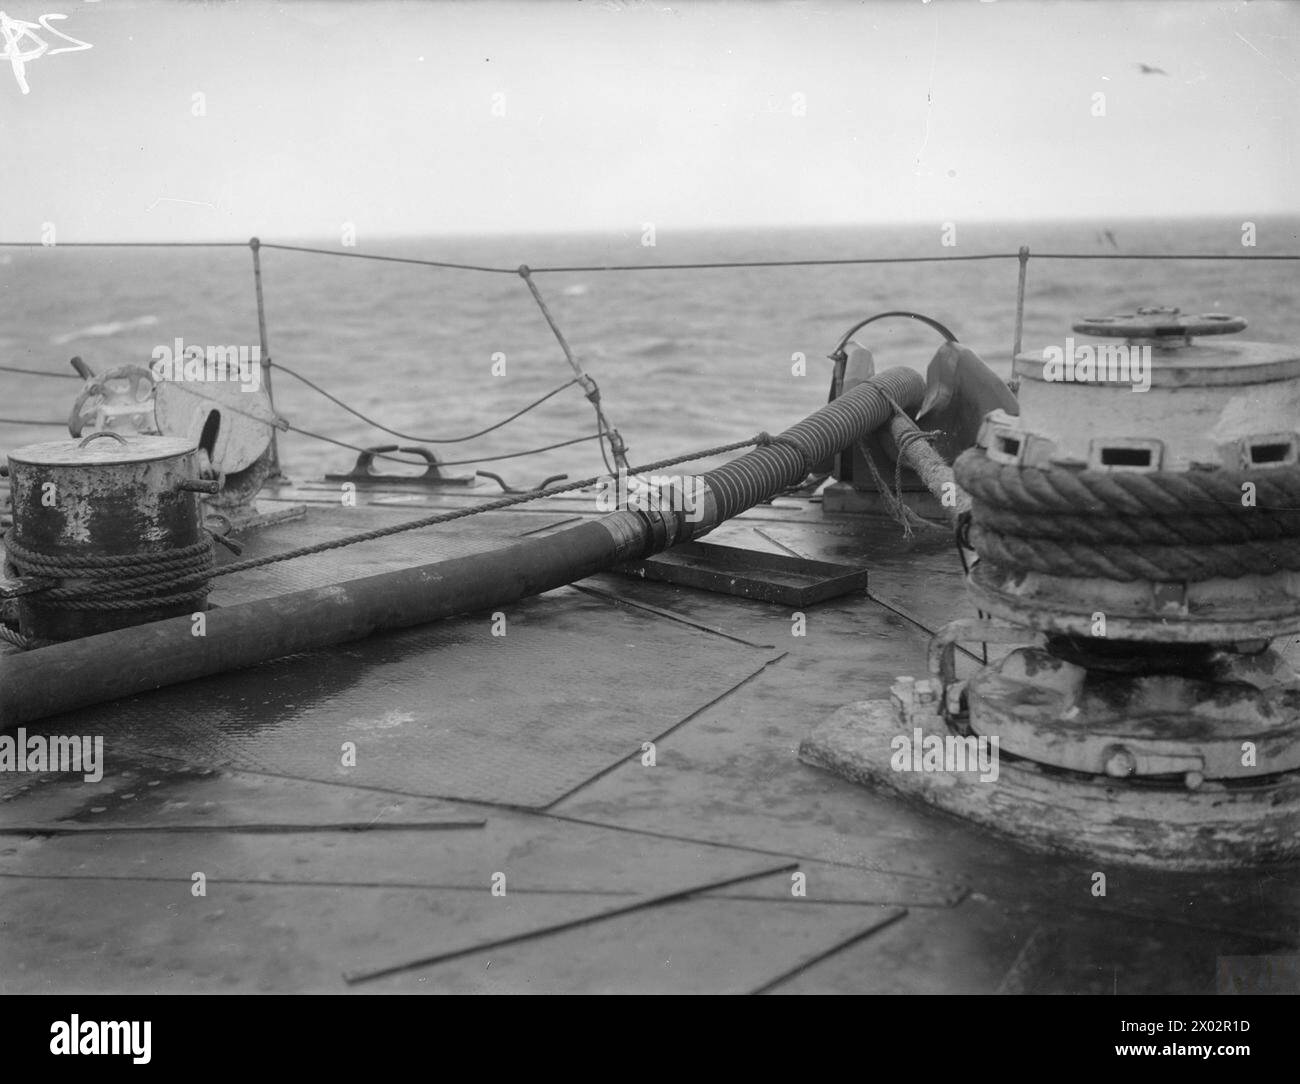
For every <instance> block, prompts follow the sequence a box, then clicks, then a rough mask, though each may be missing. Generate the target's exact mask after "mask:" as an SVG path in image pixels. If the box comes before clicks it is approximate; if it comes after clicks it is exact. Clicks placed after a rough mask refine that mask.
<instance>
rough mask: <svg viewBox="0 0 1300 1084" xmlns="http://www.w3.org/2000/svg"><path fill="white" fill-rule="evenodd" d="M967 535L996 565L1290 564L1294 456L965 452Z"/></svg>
mask: <svg viewBox="0 0 1300 1084" xmlns="http://www.w3.org/2000/svg"><path fill="white" fill-rule="evenodd" d="M953 472H954V476H955V477H956V480H957V483H958V485H960V486H961V487H962V488H963V489H964V490H966V492H967V493H969V494H970V496H971V499H972V509H971V528H970V542H971V544H972V546H973V547H974V549H975V550H976V552H978V553H979V555H980V557H981V558H983V559H986V560H989V561H992V562H994V563H995V564H998V565H1002V566H1004V567H1007V568H1013V569H1021V570H1026V571H1032V572H1042V573H1047V574H1049V575H1054V576H1075V577H1079V576H1084V577H1099V578H1102V579H1108V580H1116V581H1120V582H1131V581H1133V580H1151V581H1154V582H1176V581H1193V582H1195V581H1201V580H1207V579H1212V578H1218V577H1224V578H1228V579H1235V578H1238V577H1241V576H1248V575H1268V574H1272V573H1276V572H1278V571H1292V572H1294V571H1300V468H1297V467H1272V468H1267V469H1264V470H1253V471H1237V470H1192V471H1147V472H1137V471H1102V470H1071V469H1067V468H1056V469H1044V468H1040V467H1025V466H1020V465H1018V464H1013V463H997V462H994V461H993V460H991V459H989V457H988V455H987V454H986V453H985V452H984V451H983V450H982V449H977V448H972V449H970V450H968V451H966V452H964V453H963V454H962V455H961V456H960V457H959V458H958V459H957V462H956V463H955V464H954V466H953Z"/></svg>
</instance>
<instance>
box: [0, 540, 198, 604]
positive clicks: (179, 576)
mask: <svg viewBox="0 0 1300 1084" xmlns="http://www.w3.org/2000/svg"><path fill="white" fill-rule="evenodd" d="M5 556H6V558H7V560H8V563H9V564H10V565H12V566H13V568H14V571H15V572H16V573H17V574H18V575H21V576H47V577H50V578H56V579H60V580H79V581H82V582H80V583H75V584H70V585H68V586H65V587H52V588H50V589H49V590H46V591H42V592H40V602H41V606H42V607H46V608H49V609H52V610H83V611H102V610H127V611H130V610H152V609H157V608H160V607H164V606H179V605H188V604H191V603H196V602H201V601H202V600H203V599H204V598H206V597H207V595H208V592H209V590H210V587H209V585H208V582H207V578H208V577H209V576H210V575H211V573H212V569H213V565H214V560H213V551H212V539H211V538H209V537H207V536H205V537H204V538H203V539H202V541H199V542H195V543H193V544H192V545H189V546H181V547H177V548H175V549H170V550H164V551H162V552H151V553H127V554H119V555H116V556H100V555H96V554H79V555H77V556H74V557H68V556H52V555H50V554H43V553H37V552H35V551H34V550H29V549H26V548H25V547H23V546H20V545H19V544H18V543H17V542H15V541H14V540H13V539H12V538H9V537H6V538H5Z"/></svg>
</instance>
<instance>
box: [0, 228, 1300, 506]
mask: <svg viewBox="0 0 1300 1084" xmlns="http://www.w3.org/2000/svg"><path fill="white" fill-rule="evenodd" d="M1251 221H1253V224H1254V236H1253V240H1254V241H1255V244H1254V245H1253V246H1247V245H1243V238H1246V237H1247V232H1246V227H1245V224H1246V223H1247V222H1251ZM261 240H262V241H263V243H264V244H269V243H278V244H287V245H300V246H303V247H314V248H315V247H319V248H326V249H329V250H331V251H337V252H338V253H339V254H340V255H342V256H344V257H347V256H355V255H358V254H361V255H381V256H392V257H395V258H397V259H399V260H400V259H410V260H416V259H425V260H436V261H442V262H449V263H466V264H476V265H481V266H486V267H492V268H498V269H500V270H501V273H488V272H476V271H460V270H450V269H444V268H432V267H425V266H420V265H418V264H413V263H400V262H389V261H376V260H366V259H355V258H337V257H334V256H330V255H317V254H310V253H302V252H293V251H285V250H281V249H276V248H269V247H268V248H264V249H263V250H262V253H261V261H262V270H263V285H264V295H265V305H266V320H267V335H268V349H269V354H270V356H271V357H272V358H273V359H274V360H275V361H276V362H279V363H281V364H283V365H285V366H288V367H289V368H291V369H294V370H296V371H297V372H300V373H302V374H303V375H304V376H307V377H308V378H310V379H311V380H313V381H315V382H317V383H319V384H320V385H321V386H322V387H324V388H325V389H327V390H328V391H330V392H331V393H333V394H334V395H336V396H338V397H339V398H340V399H343V400H344V401H346V402H348V403H349V404H350V405H352V406H353V407H355V408H356V409H358V410H360V411H362V412H363V413H365V414H367V415H370V416H371V417H374V418H375V419H377V420H379V421H381V422H383V423H384V424H386V425H389V426H391V427H393V428H397V429H400V430H402V431H404V432H408V433H412V434H414V435H417V436H421V437H436V438H439V439H447V438H454V437H456V436H459V435H463V434H466V433H469V432H473V431H475V430H478V429H481V428H483V427H484V426H486V425H489V424H491V423H493V422H495V421H497V420H499V419H500V418H502V417H504V416H506V415H508V414H511V413H513V412H514V411H516V410H518V409H519V408H520V407H522V406H525V405H527V404H528V403H530V402H532V401H533V400H535V399H536V398H538V397H539V396H540V395H542V394H544V393H545V392H547V391H549V390H551V389H552V388H555V387H557V386H559V385H560V384H563V383H565V382H566V381H568V380H570V379H571V378H572V375H573V374H572V371H571V370H570V369H569V367H568V365H567V363H566V362H565V359H564V356H563V354H562V352H561V350H560V348H559V346H558V344H557V343H556V341H555V339H554V337H553V336H552V334H551V332H550V329H549V328H548V327H547V325H546V322H545V320H544V319H543V317H542V315H541V313H540V311H539V310H538V308H537V306H536V304H535V303H534V302H533V300H532V298H531V296H530V295H529V292H528V290H527V288H526V287H525V285H524V283H523V282H521V281H520V279H519V277H518V275H516V274H509V273H505V272H508V271H510V270H511V269H513V268H517V267H518V266H519V264H521V263H527V264H528V265H529V266H531V267H535V268H538V269H544V268H548V267H549V268H553V267H580V268H588V269H589V270H577V271H567V272H547V273H542V271H541V270H539V273H538V274H537V276H536V278H535V280H534V281H535V282H536V284H537V286H538V288H539V290H540V291H541V292H542V294H543V296H544V297H545V299H546V301H547V304H548V306H549V307H550V309H551V311H552V313H553V314H554V316H555V319H556V321H557V323H558V325H559V327H560V328H561V329H562V331H563V332H564V335H565V337H566V339H567V340H568V342H569V343H570V345H571V347H572V348H573V350H574V352H575V354H576V355H577V356H578V358H579V359H580V361H581V363H582V365H583V366H584V368H585V369H586V370H587V371H588V372H589V373H590V375H591V376H592V377H593V378H594V379H595V380H596V381H597V382H598V384H599V385H600V388H601V393H602V398H603V403H604V407H605V411H606V414H607V416H608V418H609V420H610V422H611V424H613V425H614V426H615V427H616V428H618V429H619V430H620V432H621V433H622V435H623V437H624V439H625V440H626V442H627V444H628V445H629V449H630V451H629V455H630V458H631V460H632V462H634V463H635V462H645V461H648V460H652V459H657V458H661V457H664V456H669V455H674V454H679V453H682V452H686V451H690V450H694V449H696V448H701V447H706V446H709V445H713V444H721V443H725V442H728V441H734V440H739V439H743V438H745V437H747V436H750V435H752V434H753V433H755V432H756V431H758V430H762V429H766V430H770V431H778V430H780V429H782V428H785V427H786V426H788V425H790V424H792V423H793V422H795V421H797V420H798V419H799V418H801V417H803V416H805V415H806V414H808V413H810V412H811V411H812V410H814V409H816V408H817V406H819V405H821V404H822V403H824V402H825V399H826V393H827V387H828V383H829V377H830V368H831V363H830V362H829V360H827V358H826V355H827V354H829V353H830V352H831V350H832V349H833V348H834V347H835V345H836V343H837V342H838V340H839V338H840V336H841V335H842V334H843V333H844V332H845V331H846V330H847V329H848V328H849V327H850V326H852V325H853V324H854V323H856V322H857V321H858V320H860V319H863V318H865V317H867V316H869V315H871V314H872V313H874V312H880V311H884V310H890V309H904V310H910V311H917V312H922V313H925V314H927V315H930V316H932V317H934V318H935V319H937V320H939V321H940V322H941V323H943V324H945V325H946V326H948V327H949V328H951V329H952V330H953V331H954V333H955V334H956V335H957V336H958V338H959V339H960V340H961V341H963V342H964V343H966V344H968V345H969V346H971V347H972V348H974V349H975V350H976V351H977V352H978V353H979V354H980V355H981V356H982V357H983V358H984V359H985V360H986V361H987V362H988V363H989V364H990V365H991V366H992V367H993V368H994V369H995V370H996V371H998V372H1001V373H1003V374H1006V373H1007V372H1009V366H1010V358H1011V348H1012V341H1013V336H1014V328H1015V298H1016V281H1017V274H1018V270H1019V267H1018V260H1017V259H1016V258H1015V254H1016V252H1017V251H1018V249H1019V247H1020V246H1021V245H1028V246H1029V248H1030V252H1031V256H1030V262H1029V267H1028V276H1027V285H1026V300H1025V324H1024V338H1023V348H1024V349H1041V348H1042V346H1043V345H1045V344H1048V343H1053V342H1058V343H1059V342H1061V341H1063V339H1064V337H1065V336H1066V335H1068V334H1070V325H1071V323H1072V322H1073V321H1074V320H1076V319H1079V318H1081V317H1084V316H1090V315H1098V314H1103V313H1109V312H1119V311H1125V310H1131V309H1132V308H1134V307H1136V306H1138V305H1177V306H1179V307H1181V308H1182V309H1183V311H1185V312H1199V311H1219V312H1230V313H1233V314H1235V315H1240V316H1243V317H1244V318H1245V319H1246V320H1247V321H1248V325H1249V327H1248V329H1247V331H1246V332H1244V333H1243V335H1244V337H1246V338H1251V339H1259V340H1264V341H1274V342H1286V343H1300V306H1298V305H1297V303H1296V302H1297V296H1296V295H1297V286H1298V285H1300V279H1298V278H1297V268H1296V265H1295V263H1292V262H1286V261H1274V260H1258V261H1257V262H1254V261H1250V260H1246V261H1241V260H1202V261H1178V260H1151V261H1142V260H1118V259H1100V258H1092V259H1086V260H1061V259H1053V258H1044V257H1043V256H1042V255H1040V256H1036V255H1035V253H1041V254H1044V255H1046V254H1050V253H1073V254H1080V255H1087V256H1091V257H1103V256H1119V255H1124V254H1134V253H1141V254H1151V255H1168V254H1196V255H1247V256H1268V255H1282V254H1295V253H1297V252H1300V218H1297V217H1282V216H1260V217H1259V218H1257V219H1254V220H1249V219H1244V218H1239V217H1235V216H1214V217H1205V218H1179V219H1166V220H1139V219H1128V220H1124V219H1116V218H1110V219H1107V220H1105V221H1104V222H1102V221H1097V222H1093V221H1090V220H1070V221H1033V222H970V223H966V222H961V221H958V222H956V223H953V224H951V228H949V229H945V224H944V223H929V224H916V223H909V224H899V225H889V226H878V225H877V226H865V225H864V226H823V227H806V226H800V227H788V228H764V229H745V228H737V227H728V228H719V229H709V230H690V231H679V230H660V229H656V230H655V231H654V233H653V237H651V236H650V235H649V234H648V232H647V229H646V227H645V226H644V225H641V226H639V227H638V228H634V229H628V230H624V231H615V232H605V233H593V232H583V233H571V234H509V235H505V234H491V235H483V236H468V235H440V236H433V235H430V236H424V237H413V238H407V239H397V238H369V237H366V236H365V235H364V234H363V233H359V234H358V235H357V237H356V245H355V247H345V246H344V245H343V244H342V237H341V236H340V237H336V238H334V239H333V241H332V242H330V241H323V242H322V241H321V240H319V239H318V240H317V241H315V242H312V241H311V240H310V239H296V240H292V239H287V238H279V237H271V236H263V237H262V238H261ZM648 240H653V242H654V243H653V245H650V244H645V243H643V241H648ZM945 241H948V242H952V243H945ZM989 253H996V254H1001V255H1003V256H1004V257H1005V258H1002V259H997V260H970V259H951V258H952V257H969V256H973V255H982V254H989ZM895 257H912V258H914V257H937V258H941V259H946V260H947V262H937V261H932V262H925V263H901V264H888V263H883V264H862V265H853V264H840V265H834V266H820V267H817V266H801V267H742V268H710V269H697V270H676V271H668V270H664V271H655V270H634V271H603V270H599V269H598V268H601V267H605V266H608V265H617V266H628V265H632V266H641V267H653V266H654V265H657V264H681V263H708V262H752V261H764V260H772V261H780V260H805V259H806V260H851V259H859V258H895ZM0 288H2V289H3V295H2V296H3V297H4V298H5V300H6V304H7V307H8V311H9V320H8V321H7V326H6V327H5V328H4V330H3V332H2V333H0V364H4V365H9V366H15V367H19V368H28V369H36V370H40V371H47V372H65V373H69V372H71V369H70V367H69V365H68V361H69V358H71V357H72V356H74V355H77V356H80V357H82V358H84V360H85V361H86V362H87V363H89V364H90V365H91V366H92V368H94V369H95V370H96V371H97V372H102V371H104V370H106V369H109V368H113V367H116V366H120V365H126V364H139V365H146V366H147V365H148V363H149V359H150V356H151V353H152V351H153V350H154V349H155V348H156V347H157V346H158V345H159V344H171V343H172V342H174V340H175V339H177V338H180V339H183V340H184V341H185V342H186V343H193V344H222V345H231V346H254V345H258V343H259V337H258V328H257V313H256V306H255V300H254V291H253V279H252V272H251V259H250V254H249V251H248V250H247V248H246V247H241V246H238V245H236V246H235V247H218V248H205V247H180V248H166V247H164V248H147V247H129V248H113V247H84V248H83V247H78V246H76V245H66V246H64V245H59V246H55V247H52V248H37V249H32V248H5V249H0ZM860 340H861V341H862V342H863V344H864V345H866V346H868V347H870V348H871V349H872V350H873V352H874V353H875V356H876V361H877V366H878V368H887V367H889V366H892V365H907V366H909V367H912V368H915V369H918V370H920V371H922V372H923V371H924V369H925V366H926V364H927V363H928V361H929V359H930V357H931V356H932V355H933V353H934V351H935V349H936V348H937V346H938V345H939V339H938V337H937V336H936V335H935V334H934V333H933V332H932V331H930V330H929V329H927V328H925V327H923V326H921V325H919V324H917V323H915V322H913V321H909V320H890V321H882V322H880V323H877V324H873V325H871V327H869V328H868V329H865V331H864V332H863V333H862V335H861V336H860ZM801 359H802V365H801V364H800V361H801ZM800 368H802V370H803V374H804V375H797V374H798V372H799V370H800ZM397 389H401V390H400V392H399V391H397ZM76 392H77V385H76V384H75V383H74V382H73V381H71V380H56V379H43V378H40V377H34V376H25V375H19V374H14V373H7V372H0V417H5V418H22V419H32V420H43V421H51V422H52V421H55V420H58V419H62V418H64V417H66V415H67V412H68V409H69V407H70V406H71V402H72V399H73V398H74V397H75V395H76ZM274 394H275V400H276V405H277V408H278V409H279V411H280V412H281V413H282V414H283V415H284V416H285V417H287V418H288V419H289V421H290V422H291V423H292V424H294V425H295V426H297V427H299V428H302V429H307V430H311V431H313V432H317V433H322V434H326V435H328V436H331V437H334V438H335V439H337V440H341V441H346V442H348V443H352V444H358V445H375V444H386V443H391V442H392V440H393V438H391V437H390V436H388V435H387V434H385V433H383V432H380V431H377V430H375V429H373V428H371V427H368V426H367V425H366V424H365V423H364V422H362V421H360V420H359V419H357V418H355V417H354V416H352V415H350V414H348V413H347V412H345V411H343V410H341V409H340V408H339V407H338V406H336V405H335V404H332V403H330V402H329V401H328V400H327V399H324V398H322V397H321V396H319V395H317V394H316V393H315V392H313V391H312V390H311V389H309V388H307V387H306V386H304V385H302V384H300V383H299V382H297V381H295V380H293V379H292V378H290V377H289V376H288V375H287V374H285V373H280V372H276V373H274ZM592 432H594V418H593V413H592V410H591V407H590V404H589V403H588V402H587V401H586V400H585V398H584V396H583V394H582V392H581V390H580V389H579V388H577V387H576V386H575V387H571V388H568V389H566V390H564V391H562V392H560V393H559V394H558V395H556V396H555V397H554V398H552V399H550V400H548V401H547V402H546V403H544V404H543V405H542V406H541V407H539V408H538V409H536V410H534V411H532V412H530V413H528V414H525V415H524V416H522V417H521V418H519V419H518V420H517V421H515V422H513V423H511V424H510V425H508V426H506V427H504V428H503V429H500V430H497V431H495V432H493V433H491V434H488V435H486V436H484V437H482V438H480V439H477V440H474V441H470V442H467V443H464V444H445V445H441V446H438V447H437V449H436V450H437V453H438V454H439V456H440V457H441V458H443V459H447V460H461V459H471V458H479V457H492V456H498V455H505V454H510V453H513V452H516V451H522V450H526V449H530V448H535V447H539V446H542V445H546V444H552V443H555V442H557V441H562V440H568V439H572V438H575V437H580V436H585V435H589V434H591V433H592ZM64 436H66V429H59V428H57V427H55V426H52V425H49V426H32V425H22V426H19V425H13V424H9V423H0V452H3V451H6V450H9V449H12V448H15V447H19V446H21V445H23V444H28V443H33V442H36V441H42V440H51V439H60V438H61V437H64ZM405 443H409V442H405ZM280 446H281V457H282V461H283V463H284V466H285V469H286V472H287V473H288V474H290V476H293V477H297V478H312V477H318V476H320V475H321V474H323V473H325V472H326V471H338V470H344V469H346V468H347V467H348V466H349V465H350V463H351V461H352V459H354V458H355V454H354V453H352V452H350V451H348V450H347V449H344V448H339V447H337V446H334V445H329V444H322V443H320V442H317V441H314V440H311V439H310V438H308V437H306V436H302V435H300V434H295V433H290V434H282V436H281V438H280ZM482 465H483V468H484V469H487V470H493V471H496V472H497V473H500V474H502V475H503V476H505V477H506V478H507V479H508V480H509V481H511V482H512V483H513V484H516V485H517V484H523V483H527V484H530V485H531V484H536V483H537V482H538V481H540V480H541V478H542V477H544V476H547V475H552V474H557V473H568V474H570V475H571V476H573V477H580V476H584V475H589V474H596V473H600V471H601V470H602V469H603V468H602V467H601V462H600V456H599V453H598V450H597V446H596V444H595V442H594V441H588V442H586V443H582V444H576V445H573V446H570V447H567V448H561V449H556V450H554V451H551V452H546V453H543V454H541V455H538V456H529V457H527V458H524V459H519V460H505V461H502V462H498V463H493V462H484V463H483V464H482ZM474 469H475V468H474V465H469V466H466V467H463V468H457V470H456V472H457V473H465V472H471V471H472V470H474Z"/></svg>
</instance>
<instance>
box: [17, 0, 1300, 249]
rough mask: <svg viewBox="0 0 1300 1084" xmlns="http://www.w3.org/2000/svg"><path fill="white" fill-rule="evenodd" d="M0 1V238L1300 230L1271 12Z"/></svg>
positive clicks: (1297, 125) (1292, 82)
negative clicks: (1228, 225)
mask: <svg viewBox="0 0 1300 1084" xmlns="http://www.w3.org/2000/svg"><path fill="white" fill-rule="evenodd" d="M0 3H3V6H4V10H5V12H7V14H8V17H9V19H10V20H27V21H30V22H32V23H36V22H38V18H39V16H41V15H43V14H47V13H51V12H52V13H61V14H66V15H67V16H68V17H67V18H66V19H64V20H47V22H48V25H49V26H52V27H56V28H58V29H60V30H62V31H63V32H64V33H65V34H67V35H69V36H70V37H73V38H77V39H79V40H81V41H83V42H86V43H89V44H90V45H92V46H93V48H91V49H89V50H78V51H68V52H63V53H57V54H54V53H53V50H54V49H56V48H60V47H66V48H69V49H71V48H72V47H71V45H70V44H69V43H68V42H67V41H63V40H61V39H59V38H58V37H57V36H56V35H54V34H52V33H50V32H48V31H46V30H44V29H38V30H37V31H35V33H36V34H38V36H39V37H40V39H42V40H44V41H46V42H47V43H48V44H49V46H50V50H51V51H50V52H47V53H46V54H45V55H43V56H38V57H36V58H35V59H32V60H30V61H28V62H26V63H25V64H23V63H17V64H15V63H14V62H13V60H12V57H13V55H14V53H15V52H16V51H18V50H20V49H23V50H30V49H32V48H33V47H34V43H33V41H32V39H30V38H17V37H15V36H16V35H17V34H18V33H19V31H18V30H17V29H15V28H14V27H13V25H12V24H11V25H10V28H9V31H8V34H9V36H10V37H14V38H15V40H14V43H13V44H11V45H9V46H8V48H7V50H6V52H7V54H8V55H9V57H10V58H11V59H10V61H9V62H6V63H4V64H0V140H3V146H2V148H0V198H2V199H3V204H2V205H0V239H3V240H29V239H30V240H37V239H39V236H40V230H41V228H42V227H41V224H42V223H43V222H47V221H50V222H54V223H55V224H56V225H57V227H58V231H59V233H58V235H59V239H60V240H96V239H100V240H102V239H143V238H196V239H197V238H222V239H230V238H236V239H238V238H244V237H247V236H249V235H250V234H254V233H267V234H273V235H275V236H278V237H287V236H300V237H305V236H317V237H322V238H337V237H338V234H339V231H340V228H341V225H342V224H343V223H345V222H353V223H355V224H356V227H357V230H358V232H360V233H362V234H364V235H366V236H368V237H377V236H381V235H402V234H428V233H438V232H483V231H493V232H498V231H510V232H515V231H527V232H533V231H551V230H579V229H622V230H626V229H639V228H640V224H641V223H643V222H654V223H656V225H657V227H658V228H660V229H668V228H686V227H693V226H708V225H712V226H741V225H765V224H770V225H796V224H812V223H832V222H875V221H887V222H901V221H945V220H956V221H960V220H962V219H967V220H969V219H975V218H982V219H1023V218H1060V217H1097V218H1114V217H1116V216H1131V215H1171V214H1200V213H1218V214H1223V213H1233V214H1236V213H1240V214H1241V215H1242V216H1243V217H1251V216H1256V217H1258V216H1261V215H1264V214H1268V213H1295V212H1297V211H1298V210H1300V205H1298V204H1300V201H1298V199H1297V187H1298V186H1297V185H1296V182H1295V178H1296V175H1297V161H1296V158H1297V155H1296V140H1297V132H1300V5H1295V4H1280V5H1268V4H1258V5H1246V4H1243V3H1213V2H1209V0H1199V2H1195V3H1177V2H1149V0H1148V2H1143V0H1128V2H1122V3H1089V2H1081V3H1008V2H1006V0H1001V2H997V3H979V2H975V0H967V2H957V0H934V2H932V3H928V4H924V3H921V2H919V0H915V2H902V0H900V2H896V3H881V4H866V5H856V4H845V3H838V2H835V0H818V2H812V3H806V4H790V5H786V4H747V5H740V4H735V5H731V4H703V3H689V2H680V3H674V4H672V5H671V6H669V5H667V4H659V3H636V2H630V0H605V2H600V0H597V2H594V3H591V2H588V3H577V2H570V0H554V2H550V3H524V4H515V3H481V4H465V5H462V4H439V3H430V4H419V3H402V4H363V3H349V2H344V0H339V2H334V3H311V2H295V3H288V4H263V3H256V2H230V3H224V4H196V3H184V4H182V3H160V4H153V3H121V2H115V0H102V2H98V3H81V2H74V0H35V2H30V0H0ZM4 47H5V41H4V38H2V37H0V48H4ZM1142 64H1145V65H1148V66H1151V67H1154V68H1158V69H1160V70H1161V71H1162V72H1164V73H1165V74H1160V73H1148V74H1144V73H1143V72H1142V71H1141V70H1140V68H1139V65H1142ZM19 69H21V72H20V71H19ZM20 74H21V76H22V78H24V79H25V80H26V82H27V83H28V85H29V87H30V92H29V93H27V94H23V93H22V92H21V90H20V87H19V78H18V77H19V75H20ZM1099 94H1100V95H1104V100H1103V99H1099V98H1097V97H1096V95H1099ZM196 95H201V97H196ZM1099 109H1100V110H1104V115H1097V114H1098V112H1099Z"/></svg>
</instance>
